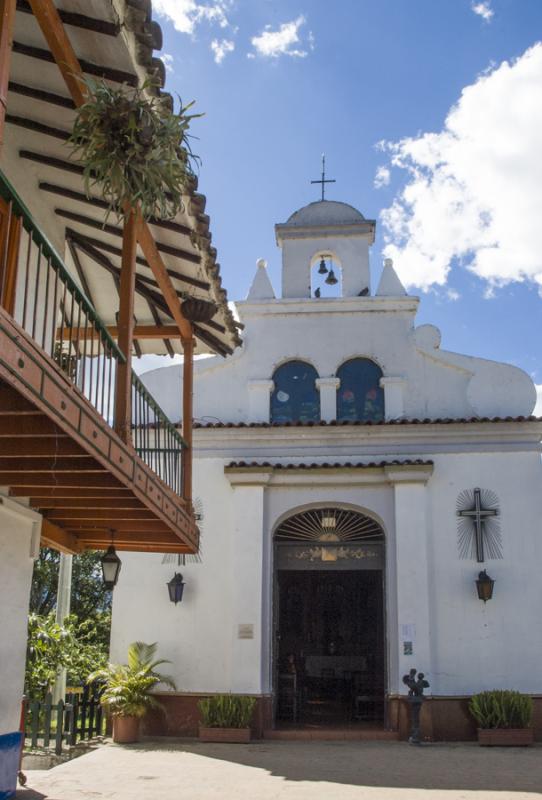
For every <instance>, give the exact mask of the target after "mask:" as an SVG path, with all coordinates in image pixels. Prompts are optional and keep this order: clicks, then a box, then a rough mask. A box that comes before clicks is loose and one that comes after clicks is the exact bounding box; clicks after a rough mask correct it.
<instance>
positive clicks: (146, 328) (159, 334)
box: [57, 323, 181, 341]
mask: <svg viewBox="0 0 542 800" xmlns="http://www.w3.org/2000/svg"><path fill="white" fill-rule="evenodd" d="M61 330H62V331H63V332H64V339H65V340H68V339H70V338H72V339H73V340H76V339H77V337H78V341H82V340H84V339H98V338H99V337H100V333H99V331H97V330H95V329H94V328H92V329H90V328H59V329H58V331H57V338H60V332H61ZM107 332H108V333H109V335H110V336H111V338H112V339H118V338H119V328H118V326H117V325H108V327H107ZM133 338H134V339H164V338H167V339H180V338H181V334H180V333H179V329H178V327H177V326H176V325H162V324H160V323H159V324H157V325H134V332H133Z"/></svg>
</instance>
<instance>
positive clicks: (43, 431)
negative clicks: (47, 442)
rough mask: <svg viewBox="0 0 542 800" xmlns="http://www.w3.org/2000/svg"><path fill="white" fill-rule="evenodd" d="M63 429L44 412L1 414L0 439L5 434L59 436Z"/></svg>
mask: <svg viewBox="0 0 542 800" xmlns="http://www.w3.org/2000/svg"><path fill="white" fill-rule="evenodd" d="M59 434H60V435H62V431H61V430H60V429H59V428H58V426H57V425H55V423H54V422H53V421H52V420H50V419H47V417H46V416H45V415H43V414H20V413H17V412H15V413H6V414H0V439H1V438H2V437H4V436H14V435H17V436H21V437H33V438H35V437H55V438H56V437H57V436H58V435H59Z"/></svg>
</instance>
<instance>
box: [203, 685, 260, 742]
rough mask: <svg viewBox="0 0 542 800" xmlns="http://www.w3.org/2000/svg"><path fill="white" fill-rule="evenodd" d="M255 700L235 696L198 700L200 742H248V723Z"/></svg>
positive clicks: (220, 695)
mask: <svg viewBox="0 0 542 800" xmlns="http://www.w3.org/2000/svg"><path fill="white" fill-rule="evenodd" d="M255 704H256V700H255V699H254V698H253V697H247V696H246V695H237V694H217V695H214V696H213V697H207V698H205V699H204V700H200V701H199V703H198V708H199V710H200V713H201V725H200V727H199V738H200V740H201V741H202V742H250V721H251V719H252V712H253V711H254V706H255Z"/></svg>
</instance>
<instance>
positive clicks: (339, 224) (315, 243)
mask: <svg viewBox="0 0 542 800" xmlns="http://www.w3.org/2000/svg"><path fill="white" fill-rule="evenodd" d="M318 183H320V181H318ZM375 227H376V222H375V220H369V219H365V217H364V216H363V214H361V213H360V212H359V211H358V210H357V209H355V208H354V207H353V206H350V205H348V204H347V203H339V202H337V201H335V200H325V199H322V200H318V201H316V202H314V203H309V205H307V206H304V207H303V208H300V209H299V211H296V212H295V213H294V214H292V215H291V217H290V218H289V219H288V220H287V221H286V222H284V223H281V224H278V225H275V236H276V240H277V244H278V246H279V247H280V248H281V249H282V296H283V297H284V298H309V297H310V296H311V270H312V267H313V266H314V264H315V263H318V264H320V263H321V261H322V259H324V261H325V260H326V259H329V260H330V261H332V262H333V264H334V265H338V267H339V268H340V270H341V276H342V296H343V297H356V296H358V295H366V294H370V288H371V287H370V270H369V247H370V246H371V245H372V244H373V243H374V237H375Z"/></svg>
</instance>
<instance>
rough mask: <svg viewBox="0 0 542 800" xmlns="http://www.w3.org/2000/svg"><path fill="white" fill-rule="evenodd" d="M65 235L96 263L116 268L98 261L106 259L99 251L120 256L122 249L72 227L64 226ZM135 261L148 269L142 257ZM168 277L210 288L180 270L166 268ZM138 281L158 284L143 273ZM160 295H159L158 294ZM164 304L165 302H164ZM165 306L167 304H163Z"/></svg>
mask: <svg viewBox="0 0 542 800" xmlns="http://www.w3.org/2000/svg"><path fill="white" fill-rule="evenodd" d="M66 237H67V238H69V239H73V241H74V242H75V243H76V244H77V246H78V247H80V248H81V250H84V251H85V252H86V253H87V255H88V256H89V257H90V258H93V259H95V260H96V261H97V262H98V263H100V264H101V265H102V266H104V267H105V268H106V269H109V270H110V271H111V272H112V271H115V270H118V267H115V266H114V265H113V264H111V262H110V261H109V259H107V265H106V264H105V263H103V261H98V258H99V256H102V259H106V256H104V255H103V253H101V252H100V251H101V250H103V251H104V252H106V253H111V255H114V256H122V250H121V249H120V247H115V246H114V245H112V244H109V242H104V241H102V240H101V239H95V238H94V237H93V236H87V235H86V234H82V233H79V232H78V231H75V230H73V228H66ZM136 262H137V263H138V264H141V266H142V267H146V268H147V269H149V270H150V266H149V264H147V262H146V261H145V259H144V258H142V257H141V256H137V258H136ZM167 273H168V275H169V276H170V278H175V279H176V280H179V281H182V282H183V283H187V284H188V285H189V286H195V287H196V288H198V289H203V290H205V291H207V289H209V288H210V284H208V283H206V282H205V281H200V280H199V279H198V278H193V277H192V276H191V275H185V274H184V273H182V272H178V271H177V270H174V269H168V271H167ZM137 279H138V281H143V282H144V283H148V284H149V285H150V286H156V287H157V286H158V284H157V283H156V281H154V280H153V279H152V278H147V277H146V276H145V275H138V276H137ZM177 294H178V295H179V296H180V295H181V293H180V292H178V293H177ZM158 297H160V295H158ZM164 305H165V303H164ZM165 308H167V306H166V305H165Z"/></svg>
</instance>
